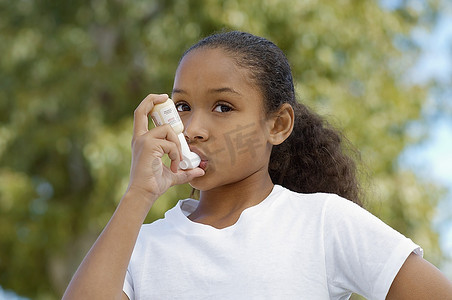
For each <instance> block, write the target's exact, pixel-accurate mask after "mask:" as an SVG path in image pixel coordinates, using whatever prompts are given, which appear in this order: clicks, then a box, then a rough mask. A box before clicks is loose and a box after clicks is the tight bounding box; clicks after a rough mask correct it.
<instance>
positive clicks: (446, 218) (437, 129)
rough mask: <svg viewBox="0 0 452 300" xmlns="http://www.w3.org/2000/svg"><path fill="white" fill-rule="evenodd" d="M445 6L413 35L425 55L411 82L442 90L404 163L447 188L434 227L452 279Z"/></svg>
mask: <svg viewBox="0 0 452 300" xmlns="http://www.w3.org/2000/svg"><path fill="white" fill-rule="evenodd" d="M388 1H389V0H388ZM388 1H383V2H388ZM413 2H416V3H419V2H422V1H413ZM441 5H442V7H441V10H440V11H441V15H440V16H439V18H438V21H437V23H436V25H435V26H434V27H433V29H432V30H431V31H426V30H424V29H415V30H414V31H413V32H412V37H413V39H414V40H415V41H416V42H417V43H418V45H419V46H420V47H421V49H422V54H421V56H420V58H419V60H418V62H417V64H416V65H415V66H414V68H413V69H412V70H410V71H409V75H408V77H409V81H411V82H412V83H420V84H422V83H426V82H428V81H431V80H434V81H435V82H437V83H438V84H439V85H440V87H441V89H435V90H432V91H431V93H430V96H429V99H428V101H427V102H426V105H425V107H424V108H423V116H424V120H423V121H425V122H426V123H421V122H419V123H418V124H413V131H414V132H413V134H415V135H416V134H419V132H416V131H422V129H423V128H422V127H423V126H424V127H425V126H428V127H429V131H428V137H427V138H426V139H425V140H424V141H423V142H422V143H420V144H418V145H413V146H412V147H409V148H408V149H406V150H405V152H404V153H403V154H402V155H401V157H400V164H401V166H402V167H404V168H408V169H411V170H413V171H414V172H415V173H416V174H417V175H418V176H420V177H421V178H426V179H429V180H430V181H433V182H436V183H438V184H440V185H443V186H444V187H445V188H446V189H447V191H446V195H445V197H444V198H443V199H442V200H441V202H440V204H439V206H438V209H437V212H438V213H437V217H436V219H435V220H434V224H435V227H436V228H437V230H438V231H439V232H440V243H441V247H442V250H443V252H444V254H446V255H447V256H449V258H450V260H449V262H448V263H446V264H445V265H444V266H440V268H441V269H442V271H443V272H445V273H446V275H447V277H449V279H451V280H452V1H450V0H442V1H441Z"/></svg>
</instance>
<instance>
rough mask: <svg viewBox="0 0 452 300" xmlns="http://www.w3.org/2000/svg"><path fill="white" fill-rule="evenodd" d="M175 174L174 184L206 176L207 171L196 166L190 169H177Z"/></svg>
mask: <svg viewBox="0 0 452 300" xmlns="http://www.w3.org/2000/svg"><path fill="white" fill-rule="evenodd" d="M173 174H174V177H173V178H174V179H173V185H178V184H184V183H187V182H189V181H191V180H192V179H194V178H196V177H201V176H204V174H205V172H204V170H203V169H201V168H194V169H189V170H177V172H176V173H173Z"/></svg>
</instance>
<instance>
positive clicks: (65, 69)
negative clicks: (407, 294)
mask: <svg viewBox="0 0 452 300" xmlns="http://www.w3.org/2000/svg"><path fill="white" fill-rule="evenodd" d="M409 2H410V1H400V5H399V6H398V7H397V8H396V9H392V10H386V9H383V8H382V7H381V5H380V3H379V2H378V1H360V0H336V1H314V0H303V1H295V0H266V1H238V0H225V1H213V0H199V1H185V0H147V1H144V0H136V1H124V0H112V1H107V0H91V1H81V0H74V1H70V2H69V1H51V0H36V1H33V0H17V1H7V0H0V87H1V88H0V286H2V287H3V288H4V289H9V290H14V291H15V292H16V293H18V294H20V295H23V296H26V297H30V298H32V299H58V298H59V297H61V295H62V293H63V291H64V289H65V287H66V286H67V284H68V282H69V280H70V278H71V276H72V274H73V272H74V271H75V269H76V268H77V266H78V265H79V263H80V262H81V260H82V258H83V256H84V255H85V253H86V252H87V250H88V249H89V247H90V246H91V244H92V243H93V242H94V240H95V238H96V237H97V235H98V234H99V233H100V231H101V230H102V228H103V227H104V226H105V224H106V223H107V222H108V220H109V218H110V216H111V214H112V212H113V211H114V209H115V206H116V205H117V203H118V202H119V200H120V198H121V196H122V194H123V192H124V191H125V189H126V187H127V183H128V175H129V174H128V172H129V162H130V141H131V132H132V117H133V110H134V109H135V107H136V106H137V105H138V103H139V102H140V101H141V99H143V98H144V97H145V96H146V95H147V94H148V93H170V92H171V88H172V82H173V76H174V72H175V69H176V67H177V64H178V60H179V57H180V55H181V54H182V53H183V51H184V50H185V49H186V48H187V47H189V46H190V45H191V44H193V43H194V42H196V41H197V40H198V39H200V38H202V37H204V36H206V35H208V34H211V33H212V32H215V31H218V30H221V29H224V28H226V29H238V30H244V31H249V32H252V33H254V34H257V35H261V36H264V37H267V38H269V39H270V40H272V41H274V42H275V43H276V44H277V45H279V46H280V47H281V48H282V49H283V50H284V51H285V53H286V54H287V56H288V58H289V61H290V62H291V64H292V67H293V72H294V78H295V80H296V84H297V92H298V95H299V99H300V101H303V102H305V103H307V104H308V105H309V106H311V107H312V108H313V109H314V110H316V111H318V112H319V113H321V114H323V115H325V116H326V118H328V120H329V121H330V122H331V123H333V124H334V125H335V126H337V127H339V128H341V129H343V130H344V131H345V133H346V135H347V136H348V138H349V139H350V140H351V141H352V143H353V144H354V145H356V147H357V148H358V149H359V150H360V151H361V155H362V160H363V171H364V172H363V174H367V175H366V176H363V182H364V185H365V187H366V189H367V197H368V199H367V208H368V209H369V210H371V211H372V212H373V213H374V214H376V215H377V216H379V217H380V218H382V219H383V220H384V221H385V222H387V223H388V224H389V225H391V226H393V227H394V228H396V229H397V230H399V231H401V232H402V233H403V234H405V235H407V236H408V237H410V238H412V239H413V240H414V241H415V242H416V243H419V244H421V245H422V247H423V248H424V250H425V252H426V258H427V259H429V260H430V261H431V262H432V263H434V264H436V265H437V266H439V265H440V264H441V261H442V260H443V259H444V255H443V253H441V250H440V247H439V244H438V233H437V232H436V231H435V230H434V228H433V226H432V223H431V220H432V218H433V217H434V214H435V207H436V205H437V202H438V201H439V199H440V197H441V195H442V192H443V190H442V188H441V187H440V186H436V185H434V184H433V183H431V182H426V181H425V180H424V181H421V180H420V179H419V178H417V177H416V176H415V175H414V174H412V173H410V172H409V171H406V170H401V169H399V167H398V164H397V159H398V157H399V155H400V153H401V152H402V151H403V149H405V148H406V147H407V146H409V145H412V144H413V143H416V142H419V140H420V139H422V136H418V137H416V138H414V137H413V136H412V135H410V134H409V133H408V127H409V124H410V123H411V122H412V121H414V120H419V119H420V118H421V108H422V105H423V104H424V102H425V101H426V94H427V92H428V88H429V86H419V85H418V86H414V85H408V84H406V82H404V80H403V78H404V74H405V72H406V71H407V70H408V69H409V68H410V67H411V66H412V65H413V64H414V62H415V61H416V58H417V56H418V54H419V51H418V48H417V46H416V44H415V43H413V41H412V39H411V38H410V34H409V33H410V30H412V29H413V28H414V26H422V27H426V28H428V27H429V26H431V24H432V22H433V21H434V19H435V16H436V14H437V5H436V2H435V1H425V2H424V4H423V8H422V10H416V9H413V8H412V6H410V3H409ZM365 178H367V179H365ZM189 193H190V187H188V186H180V187H175V188H172V189H170V190H169V191H168V192H167V193H166V194H165V195H164V196H163V197H161V199H159V200H158V202H157V205H156V207H154V208H153V209H152V211H151V212H150V214H149V216H148V219H147V221H148V222H150V221H152V220H155V219H157V218H160V217H161V216H162V215H163V213H164V212H165V211H166V210H167V209H168V208H169V207H172V206H173V205H174V204H175V202H176V201H177V200H178V199H179V198H185V197H188V196H189Z"/></svg>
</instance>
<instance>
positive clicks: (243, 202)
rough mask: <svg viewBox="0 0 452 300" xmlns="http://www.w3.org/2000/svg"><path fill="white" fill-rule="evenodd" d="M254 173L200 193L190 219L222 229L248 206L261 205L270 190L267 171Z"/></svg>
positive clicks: (235, 219) (230, 223)
mask: <svg viewBox="0 0 452 300" xmlns="http://www.w3.org/2000/svg"><path fill="white" fill-rule="evenodd" d="M260 173H261V172H257V173H255V174H252V175H250V176H249V177H248V178H245V179H243V180H241V181H239V182H235V183H231V184H227V185H223V186H221V187H217V188H215V189H212V190H208V191H201V193H200V199H199V205H198V207H197V208H196V210H195V211H194V212H193V213H192V214H191V215H190V216H189V218H190V220H192V221H194V222H198V223H203V224H207V225H211V226H213V227H216V228H225V227H228V226H231V225H233V224H234V223H235V222H236V221H237V220H238V218H239V217H240V215H241V213H242V212H243V211H244V210H245V209H246V208H248V207H251V206H254V205H257V204H259V203H260V202H262V201H263V200H264V199H265V198H266V197H267V196H268V195H269V194H270V192H271V191H272V189H273V182H272V181H271V178H270V175H269V174H268V172H265V173H263V174H260Z"/></svg>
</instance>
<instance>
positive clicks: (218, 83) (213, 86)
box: [172, 49, 271, 191]
mask: <svg viewBox="0 0 452 300" xmlns="http://www.w3.org/2000/svg"><path fill="white" fill-rule="evenodd" d="M172 98H173V101H174V102H175V104H176V108H177V109H178V111H179V114H180V116H181V119H182V121H183V123H184V126H185V131H184V133H185V136H186V137H188V139H189V145H190V149H191V151H193V152H195V153H197V154H198V155H199V156H200V157H201V160H202V161H201V164H200V167H201V168H203V169H204V170H205V175H204V176H202V177H198V178H195V179H194V180H193V181H192V182H190V184H191V185H192V186H193V187H194V188H196V189H199V190H201V191H205V190H211V189H214V188H217V187H222V186H226V185H229V184H233V183H237V182H240V181H243V180H253V178H254V179H257V180H258V178H263V177H260V175H263V176H268V161H269V158H270V153H271V145H270V144H269V143H268V135H269V129H268V128H269V125H268V124H269V123H268V121H267V118H266V117H265V113H264V109H263V98H262V95H261V92H260V91H259V89H258V87H257V86H256V85H255V84H254V83H253V82H252V80H251V79H250V76H249V73H248V71H247V70H246V69H244V68H241V67H238V66H237V65H236V64H235V61H234V60H233V59H232V58H230V56H228V55H227V54H226V53H225V52H224V51H223V50H222V49H195V50H193V51H191V52H190V53H188V54H187V55H186V56H185V57H184V58H183V59H182V61H181V63H180V65H179V67H178V69H177V71H176V76H175V80H174V88H173V92H172Z"/></svg>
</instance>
